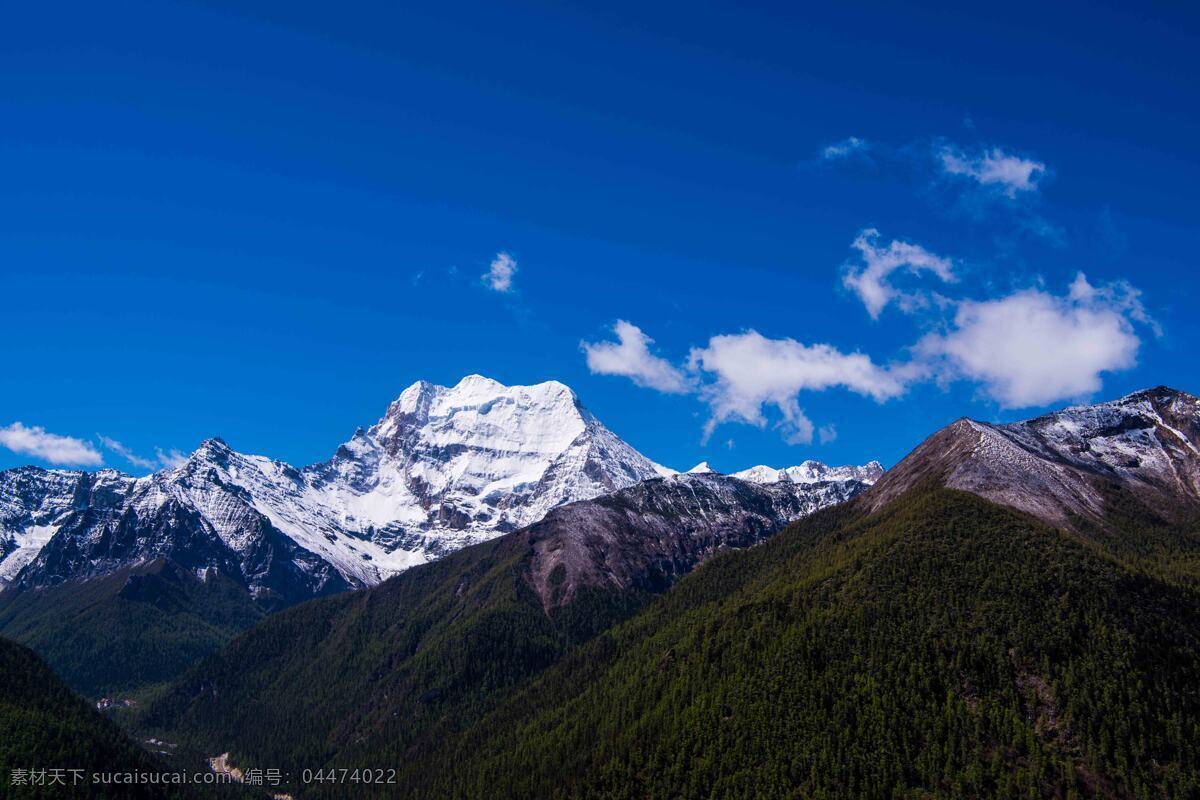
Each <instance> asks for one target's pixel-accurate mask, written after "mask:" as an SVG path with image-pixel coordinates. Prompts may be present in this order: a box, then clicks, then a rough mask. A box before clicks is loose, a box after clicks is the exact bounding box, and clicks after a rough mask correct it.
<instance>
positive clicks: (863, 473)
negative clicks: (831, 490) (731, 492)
mask: <svg viewBox="0 0 1200 800" xmlns="http://www.w3.org/2000/svg"><path fill="white" fill-rule="evenodd" d="M883 472H884V470H883V465H882V464H880V463H879V462H878V461H870V462H868V463H866V464H864V465H862V466H853V465H849V466H843V467H830V466H827V465H826V464H822V463H821V462H820V461H812V460H809V461H805V462H803V463H801V464H799V465H797V466H794V467H784V468H782V469H775V468H774V467H768V466H765V465H762V464H760V465H759V466H757V467H751V468H750V469H746V470H742V471H741V472H735V473H733V477H735V478H740V479H741V480H744V481H750V482H751V483H763V484H768V483H781V482H787V483H822V482H825V481H849V480H855V481H861V482H862V483H865V484H873V483H875V481H877V480H879V478H880V477H881V476H882V475H883Z"/></svg>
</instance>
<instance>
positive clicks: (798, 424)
mask: <svg viewBox="0 0 1200 800" xmlns="http://www.w3.org/2000/svg"><path fill="white" fill-rule="evenodd" d="M689 365H690V367H691V368H692V369H693V370H695V371H696V372H697V373H698V374H706V375H708V376H710V377H712V378H714V380H713V382H711V383H705V384H704V385H703V386H702V387H701V388H700V396H701V397H702V398H703V399H704V401H705V402H706V403H708V406H709V409H710V411H711V417H710V419H709V421H708V423H707V424H706V425H705V437H706V438H707V437H708V436H709V435H711V434H712V432H713V430H715V429H716V427H717V426H718V425H721V424H722V423H724V422H728V421H731V420H737V421H741V422H746V423H749V424H751V425H758V426H760V427H761V426H763V425H765V424H766V421H767V420H766V416H765V414H764V410H765V408H766V407H767V406H775V407H776V408H778V409H779V411H780V413H781V414H782V415H783V422H782V428H783V430H784V433H785V436H786V438H787V440H788V441H789V442H791V443H793V444H803V443H808V442H811V441H812V439H813V433H814V426H813V423H812V421H811V420H809V418H808V417H807V416H806V415H805V414H804V412H803V411H802V410H801V408H800V403H799V399H798V396H799V393H800V392H801V391H806V390H808V391H823V390H825V389H829V388H833V387H838V386H840V387H844V388H846V389H849V390H850V391H852V392H856V393H858V394H861V395H865V396H867V397H870V398H872V399H874V400H876V401H877V402H883V401H884V400H887V399H889V398H892V397H896V396H898V395H901V394H903V393H904V389H905V385H904V380H903V379H902V378H901V377H900V376H899V375H896V374H893V373H892V372H891V371H889V370H888V369H885V368H883V367H880V366H878V365H876V364H875V363H874V362H873V361H872V360H871V358H870V357H869V356H867V355H864V354H863V353H842V352H841V351H839V350H837V349H836V348H834V347H832V346H830V345H827V344H814V345H805V344H802V343H800V342H797V341H795V340H794V339H768V338H766V337H765V336H763V335H762V334H760V333H758V332H757V331H747V332H746V333H740V334H731V335H724V336H714V337H712V338H711V339H709V342H708V346H707V347H704V348H695V349H693V350H692V352H691V357H690V359H689Z"/></svg>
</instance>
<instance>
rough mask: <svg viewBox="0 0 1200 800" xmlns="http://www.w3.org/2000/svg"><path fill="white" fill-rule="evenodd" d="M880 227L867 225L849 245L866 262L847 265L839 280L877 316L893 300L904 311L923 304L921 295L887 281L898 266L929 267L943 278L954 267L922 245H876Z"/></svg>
mask: <svg viewBox="0 0 1200 800" xmlns="http://www.w3.org/2000/svg"><path fill="white" fill-rule="evenodd" d="M878 240H879V231H877V230H875V229H874V228H867V229H866V230H864V231H863V232H862V233H860V234H859V235H858V238H856V239H855V240H854V242H853V243H852V244H851V245H850V246H851V247H853V248H854V249H855V250H857V251H858V252H859V253H860V254H861V255H862V260H863V264H864V265H865V266H861V267H858V266H847V268H846V273H845V274H844V275H843V276H842V282H843V283H844V284H845V286H846V288H848V289H850V290H851V291H853V292H854V293H855V294H857V295H858V297H859V299H861V300H862V301H863V305H865V306H866V307H867V313H869V314H870V315H871V318H872V319H879V315H880V313H881V312H882V311H883V309H884V307H885V306H887V304H888V303H890V302H892V301H893V300H895V301H897V302H899V304H900V307H901V308H902V309H904V310H905V311H911V310H913V309H915V308H918V307H920V306H922V305H924V304H925V302H926V300H925V297H924V295H921V294H917V293H904V292H901V291H899V290H898V289H896V288H895V287H893V286H892V285H891V283H889V282H888V276H889V275H891V274H892V273H893V272H895V271H896V270H898V269H900V268H901V267H907V268H908V271H909V272H911V273H914V274H915V273H918V272H920V271H921V270H928V271H929V272H932V273H933V274H935V275H937V276H938V277H939V278H941V279H942V280H943V281H954V280H955V276H954V267H953V264H952V263H951V262H950V259H948V258H942V257H941V256H938V255H934V254H933V253H931V252H929V251H928V250H926V249H925V248H924V247H921V246H920V245H916V244H909V243H908V242H901V241H897V240H893V241H892V242H891V243H890V244H889V245H888V246H887V247H880V246H879V245H878Z"/></svg>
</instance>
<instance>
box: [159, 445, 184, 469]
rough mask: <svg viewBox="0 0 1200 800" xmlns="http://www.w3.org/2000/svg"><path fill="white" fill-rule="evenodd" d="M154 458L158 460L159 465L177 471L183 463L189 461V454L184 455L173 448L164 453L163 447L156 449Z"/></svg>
mask: <svg viewBox="0 0 1200 800" xmlns="http://www.w3.org/2000/svg"><path fill="white" fill-rule="evenodd" d="M154 457H155V458H157V459H158V463H159V464H162V465H163V466H164V467H166V468H168V469H175V468H176V467H179V466H182V465H183V462H185V461H187V453H182V452H180V451H179V450H176V449H175V448H171V449H170V450H167V451H166V452H163V449H162V448H161V447H156V448H155V449H154Z"/></svg>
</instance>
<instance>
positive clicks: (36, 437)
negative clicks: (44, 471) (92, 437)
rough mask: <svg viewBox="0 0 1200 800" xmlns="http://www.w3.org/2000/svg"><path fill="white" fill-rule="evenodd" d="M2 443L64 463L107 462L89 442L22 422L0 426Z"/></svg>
mask: <svg viewBox="0 0 1200 800" xmlns="http://www.w3.org/2000/svg"><path fill="white" fill-rule="evenodd" d="M0 446H3V447H6V448H8V449H9V450H12V451H13V452H14V453H21V454H22V455H27V456H33V457H34V458H39V459H41V460H43V461H47V462H49V463H51V464H58V465H61V466H72V467H98V466H100V465H101V464H103V463H104V457H103V456H101V455H100V451H99V450H97V449H96V448H95V446H94V445H92V444H91V443H90V442H86V441H84V440H82V439H76V438H75V437H73V436H60V435H59V434H57V433H50V432H49V431H47V430H46V429H45V428H42V427H39V426H37V425H33V426H30V427H26V426H25V425H22V424H21V423H20V422H14V423H12V424H11V425H9V426H8V427H5V428H0Z"/></svg>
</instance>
